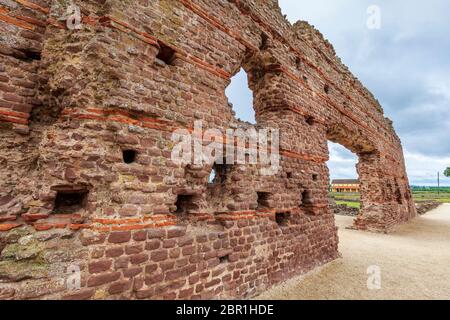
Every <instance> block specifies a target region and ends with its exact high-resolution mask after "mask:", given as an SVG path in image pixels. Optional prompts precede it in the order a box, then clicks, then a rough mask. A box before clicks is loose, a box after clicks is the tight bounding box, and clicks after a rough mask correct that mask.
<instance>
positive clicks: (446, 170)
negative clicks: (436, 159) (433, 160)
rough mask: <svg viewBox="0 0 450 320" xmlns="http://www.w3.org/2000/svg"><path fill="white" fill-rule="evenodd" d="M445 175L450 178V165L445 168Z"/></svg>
mask: <svg viewBox="0 0 450 320" xmlns="http://www.w3.org/2000/svg"><path fill="white" fill-rule="evenodd" d="M444 175H445V176H446V177H449V178H450V167H448V168H447V169H445V171H444Z"/></svg>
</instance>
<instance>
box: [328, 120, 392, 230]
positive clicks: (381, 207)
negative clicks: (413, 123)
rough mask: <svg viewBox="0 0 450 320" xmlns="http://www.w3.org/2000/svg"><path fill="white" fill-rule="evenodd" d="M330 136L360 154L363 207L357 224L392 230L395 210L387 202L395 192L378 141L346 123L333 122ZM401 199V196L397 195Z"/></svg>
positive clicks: (359, 226) (367, 227)
mask: <svg viewBox="0 0 450 320" xmlns="http://www.w3.org/2000/svg"><path fill="white" fill-rule="evenodd" d="M327 139H328V140H329V141H331V142H334V143H338V144H340V145H342V146H344V147H345V148H347V149H348V150H350V151H351V152H353V153H354V154H356V155H357V156H358V163H357V165H356V170H357V173H358V176H359V182H360V201H361V210H360V214H359V215H358V217H357V219H356V220H355V227H356V228H358V229H369V230H376V231H379V230H388V229H389V228H390V225H389V223H390V221H389V219H388V218H386V217H387V215H388V214H389V212H390V211H391V210H392V209H390V208H389V207H388V205H387V204H389V202H390V201H391V200H392V201H394V199H391V200H388V199H389V197H390V196H389V195H390V194H392V193H393V191H392V188H390V187H389V182H387V183H386V181H390V177H387V176H384V171H383V169H382V168H383V164H382V157H381V155H380V151H379V150H378V148H377V146H376V145H375V142H374V141H372V140H370V139H369V138H367V137H366V136H365V135H364V133H363V132H362V131H360V130H358V129H352V128H349V127H348V126H345V125H344V124H342V123H340V124H333V125H331V126H329V127H328V128H327ZM395 201H396V202H397V199H395Z"/></svg>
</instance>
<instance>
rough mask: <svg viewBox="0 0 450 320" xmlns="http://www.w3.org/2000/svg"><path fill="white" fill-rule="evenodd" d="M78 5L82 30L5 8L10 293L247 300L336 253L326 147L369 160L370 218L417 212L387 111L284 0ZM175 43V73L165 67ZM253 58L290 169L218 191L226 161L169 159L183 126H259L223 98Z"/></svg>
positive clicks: (249, 170)
mask: <svg viewBox="0 0 450 320" xmlns="http://www.w3.org/2000/svg"><path fill="white" fill-rule="evenodd" d="M76 3H77V4H78V5H80V6H81V8H82V10H81V11H82V13H83V14H82V17H83V20H82V21H83V29H81V30H77V31H71V30H67V28H65V22H64V21H62V20H61V19H60V18H61V16H62V15H63V13H64V11H65V6H64V3H63V1H61V2H60V1H36V0H34V1H12V0H11V1H9V0H0V29H1V30H2V37H1V38H0V40H1V41H0V43H1V47H0V48H1V51H0V61H1V64H0V85H1V86H0V98H1V99H0V104H1V105H0V124H1V129H0V135H1V140H0V141H1V142H0V147H1V150H2V156H1V158H0V161H1V163H2V167H1V169H0V177H1V180H0V252H1V255H0V297H1V298H15V299H21V298H83V299H88V298H96V299H103V298H110V299H117V298H127V299H144V298H146V299H162V298H163V299H176V298H178V299H183V298H185V299H187V298H192V299H194V298H213V297H220V298H245V297H250V296H253V295H255V294H256V293H258V292H261V291H262V290H265V289H266V288H268V287H270V286H271V285H273V284H274V283H279V282H280V281H282V280H284V279H288V278H290V277H292V276H293V275H295V274H299V273H302V272H306V271H308V270H311V269H312V268H314V267H316V266H318V265H322V264H324V263H326V262H328V261H331V260H333V259H335V258H337V257H338V251H337V243H338V239H337V233H336V228H335V226H334V217H333V215H332V212H331V211H330V210H329V208H328V200H327V199H328V197H327V189H328V181H329V177H328V169H327V167H326V164H325V162H326V161H327V160H328V150H327V140H333V141H337V142H339V143H341V144H343V145H344V146H346V147H348V148H349V149H351V150H352V151H354V152H355V153H358V155H359V157H360V163H359V167H358V171H359V173H360V178H361V181H362V189H363V195H362V197H363V213H364V214H363V215H362V216H361V217H359V220H358V223H357V226H358V227H360V228H368V229H374V230H382V231H385V230H389V229H390V228H391V227H392V226H394V225H395V224H397V223H399V222H401V221H406V220H408V219H409V218H411V217H413V216H414V215H415V209H414V206H413V205H412V202H411V200H410V191H409V186H408V180H407V177H406V173H405V168H404V161H403V154H402V149H401V144H400V141H399V139H398V137H397V136H396V135H395V133H394V131H393V129H392V125H391V124H390V122H389V121H388V120H386V119H385V118H384V116H383V112H382V109H381V107H380V106H379V105H378V103H377V102H376V100H375V99H374V98H373V97H372V95H371V94H370V93H369V92H368V91H367V90H366V89H365V88H364V87H363V86H362V85H361V84H360V83H359V82H358V81H357V80H356V79H355V78H354V77H353V76H352V75H351V74H350V73H349V71H348V70H347V69H346V67H345V66H343V65H342V64H341V63H340V61H339V60H338V58H337V57H336V56H335V54H334V51H333V49H332V47H331V45H330V44H328V43H327V42H326V41H325V40H324V39H323V38H322V36H321V35H320V34H319V33H318V32H317V31H316V30H314V29H313V28H311V27H310V26H309V25H307V24H305V23H298V24H296V25H295V26H290V24H289V23H288V22H287V21H286V20H285V19H284V18H283V17H282V15H281V12H280V10H279V8H278V5H277V4H276V2H275V1H264V2H260V1H245V2H242V1H239V2H238V1H217V2H215V1H214V2H213V1H197V0H196V1H191V0H176V1H174V0H170V1H169V0H162V1H157V2H154V1H136V2H133V3H132V4H131V3H129V2H126V1H76ZM4 34H5V35H7V36H4ZM164 46H168V47H171V48H172V50H174V51H175V57H174V59H173V61H172V62H171V63H170V65H167V64H165V63H163V62H161V61H160V60H157V59H156V56H157V55H158V53H159V52H160V50H161V47H164ZM240 67H243V68H244V69H245V70H246V71H247V73H248V74H249V84H250V87H251V89H252V90H253V92H254V108H255V111H256V117H257V122H258V126H260V127H271V128H279V129H280V131H281V138H280V139H281V140H280V145H281V154H282V158H281V166H282V170H281V171H280V172H279V173H278V174H277V175H275V176H269V177H267V176H261V175H260V174H259V172H260V170H259V169H260V166H257V165H234V166H230V167H228V168H227V172H226V178H225V180H224V181H223V183H221V184H220V185H210V184H208V176H209V173H210V171H211V165H203V166H194V165H187V166H186V165H176V164H174V163H173V162H172V161H171V159H170V154H171V149H172V148H173V143H172V141H171V134H172V132H173V131H174V130H175V129H179V128H187V129H192V128H193V125H194V121H195V120H202V121H203V125H204V127H205V128H223V129H225V128H229V127H237V126H245V127H247V126H248V125H246V124H243V123H240V122H239V121H237V120H236V119H234V115H233V112H232V110H231V107H230V106H229V105H228V101H227V99H226V97H225V93H224V92H225V88H226V87H227V85H228V84H229V81H230V77H231V76H232V75H233V74H235V73H236V72H237V71H238V70H239V68H240ZM325 89H326V90H325ZM123 150H135V151H136V152H137V158H136V161H135V162H134V163H132V164H126V163H124V162H123V159H122V151H123ZM68 192H72V193H74V192H79V193H82V194H83V195H84V198H83V203H82V204H83V206H82V207H81V208H79V209H78V210H76V211H75V212H61V210H58V208H57V207H58V201H59V200H58V194H59V195H61V194H67V193H68ZM257 192H266V193H267V194H268V198H267V200H266V201H265V205H264V208H261V205H258V197H257ZM305 192H306V193H307V194H308V197H309V198H308V199H304V198H303V196H305V194H306V193H305ZM302 195H303V196H302ZM182 196H190V201H191V202H192V203H191V204H190V207H188V208H187V209H186V210H184V211H183V212H179V208H177V199H179V198H180V197H182ZM276 213H280V214H285V217H286V220H285V221H283V222H280V221H278V222H279V223H277V221H276V219H275V214H276ZM74 265H75V266H79V267H80V270H81V290H75V291H71V290H69V289H68V287H67V281H68V277H69V276H70V274H69V275H68V274H67V273H68V270H69V271H70V270H71V268H73V266H74Z"/></svg>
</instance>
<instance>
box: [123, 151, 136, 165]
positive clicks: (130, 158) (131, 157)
mask: <svg viewBox="0 0 450 320" xmlns="http://www.w3.org/2000/svg"><path fill="white" fill-rule="evenodd" d="M136 157H137V151H136V150H122V159H123V162H124V163H126V164H130V163H134V162H135V161H136Z"/></svg>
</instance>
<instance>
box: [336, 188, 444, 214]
mask: <svg viewBox="0 0 450 320" xmlns="http://www.w3.org/2000/svg"><path fill="white" fill-rule="evenodd" d="M330 196H331V197H333V198H334V199H335V200H336V203H337V204H346V205H348V206H349V207H352V208H358V209H359V208H360V203H359V201H360V195H359V193H330ZM413 199H414V201H415V202H424V201H437V202H442V203H450V193H449V192H448V191H443V192H440V193H439V194H438V192H437V191H436V190H432V191H413Z"/></svg>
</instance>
